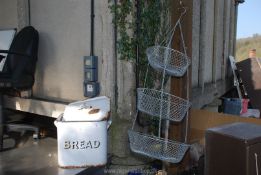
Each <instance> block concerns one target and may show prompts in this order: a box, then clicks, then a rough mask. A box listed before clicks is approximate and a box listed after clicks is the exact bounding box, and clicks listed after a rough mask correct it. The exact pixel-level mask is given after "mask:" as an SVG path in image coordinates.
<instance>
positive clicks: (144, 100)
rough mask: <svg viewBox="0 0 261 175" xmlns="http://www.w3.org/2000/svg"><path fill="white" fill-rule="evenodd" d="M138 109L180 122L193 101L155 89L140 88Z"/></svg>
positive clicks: (138, 91) (138, 90)
mask: <svg viewBox="0 0 261 175" xmlns="http://www.w3.org/2000/svg"><path fill="white" fill-rule="evenodd" d="M137 95H138V110H139V111H141V112H144V113H147V114H149V115H151V116H154V117H158V118H161V119H166V120H171V121H174V122H180V121H182V120H183V118H184V117H185V115H186V113H187V111H188V109H189V108H190V106H191V103H190V102H189V101H188V100H184V99H182V98H180V97H177V96H175V95H171V94H169V93H165V92H162V91H158V90H155V89H148V88H138V89H137Z"/></svg>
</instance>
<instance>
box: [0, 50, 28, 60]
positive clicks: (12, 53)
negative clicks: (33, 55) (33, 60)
mask: <svg viewBox="0 0 261 175" xmlns="http://www.w3.org/2000/svg"><path fill="white" fill-rule="evenodd" d="M0 53H7V54H11V55H19V56H24V57H30V56H29V55H26V54H23V53H18V52H10V51H9V50H0ZM1 56H2V55H1ZM1 56H0V57H1ZM1 59H3V58H1Z"/></svg>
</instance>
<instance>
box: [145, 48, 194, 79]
mask: <svg viewBox="0 0 261 175" xmlns="http://www.w3.org/2000/svg"><path fill="white" fill-rule="evenodd" d="M146 54H147V57H148V61H149V64H150V65H151V67H153V68H154V69H156V70H159V71H162V70H164V69H165V70H166V73H167V74H169V75H172V76H176V77H181V76H183V75H184V73H185V72H186V71H187V68H188V66H189V65H190V61H189V58H188V56H186V55H185V54H183V53H181V52H179V51H177V50H174V49H172V48H169V47H163V46H152V47H149V48H147V50H146Z"/></svg>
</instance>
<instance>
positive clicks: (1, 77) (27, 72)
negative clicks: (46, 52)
mask: <svg viewBox="0 0 261 175" xmlns="http://www.w3.org/2000/svg"><path fill="white" fill-rule="evenodd" d="M38 41H39V35H38V32H37V30H35V29H34V28H33V27H32V26H27V27H25V28H23V29H22V30H21V31H20V32H18V33H17V35H16V36H15V37H14V39H13V41H12V44H11V46H10V49H9V50H0V54H1V53H6V54H7V56H6V62H5V65H4V68H3V71H2V72H0V151H1V150H2V149H3V134H4V131H5V130H6V129H7V128H8V129H10V130H12V129H14V130H15V129H21V128H24V129H25V130H34V131H35V132H37V134H38V133H39V130H38V128H36V127H33V126H29V125H18V124H17V125H15V124H12V125H11V124H5V120H4V115H3V94H4V93H5V92H7V91H10V90H12V91H14V90H15V91H24V90H29V89H31V88H32V86H33V84H34V73H35V68H36V61H37V54H38ZM2 58H3V57H2V56H0V59H2Z"/></svg>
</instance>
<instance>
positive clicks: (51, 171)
mask: <svg viewBox="0 0 261 175" xmlns="http://www.w3.org/2000/svg"><path fill="white" fill-rule="evenodd" d="M15 118H19V117H17V116H16V117H15ZM23 121H26V123H28V121H30V122H29V123H30V124H33V125H36V126H38V127H39V126H40V128H45V130H47V131H48V132H47V134H46V136H45V137H44V138H41V139H39V140H34V139H33V137H32V135H33V133H32V132H25V133H21V132H9V133H7V134H8V135H5V137H4V150H3V151H2V152H0V175H17V174H19V175H28V174H37V175H74V174H77V175H103V174H104V169H103V168H85V169H84V168H78V169H63V168H60V167H59V166H58V160H57V159H58V157H57V156H58V155H57V139H56V128H55V126H54V125H53V121H54V119H51V118H49V119H48V118H46V117H40V116H38V117H33V118H30V116H29V119H28V117H27V118H26V120H24V119H23ZM39 123H41V125H39Z"/></svg>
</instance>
